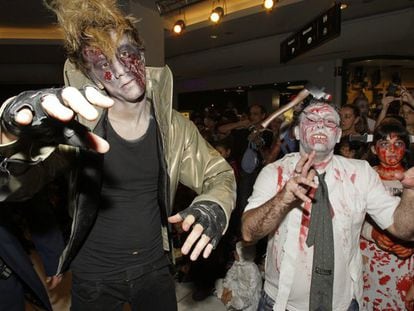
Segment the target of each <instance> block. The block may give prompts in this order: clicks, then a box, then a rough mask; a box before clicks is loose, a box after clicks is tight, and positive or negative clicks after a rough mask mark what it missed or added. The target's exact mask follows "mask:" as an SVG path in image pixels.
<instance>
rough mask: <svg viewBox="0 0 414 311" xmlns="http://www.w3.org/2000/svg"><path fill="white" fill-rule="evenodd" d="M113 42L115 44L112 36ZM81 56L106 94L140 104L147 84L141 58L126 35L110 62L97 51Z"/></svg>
mask: <svg viewBox="0 0 414 311" xmlns="http://www.w3.org/2000/svg"><path fill="white" fill-rule="evenodd" d="M112 39H113V41H114V44H116V38H115V35H112ZM82 55H83V57H84V60H85V61H86V62H87V63H88V64H90V69H89V71H90V76H91V78H92V79H93V80H94V81H95V82H97V83H98V84H99V83H100V84H102V85H103V86H104V87H105V89H106V90H107V92H108V93H109V94H111V95H112V96H113V97H115V98H118V99H120V100H124V101H127V102H137V101H140V100H142V98H143V95H145V84H146V77H145V59H144V54H143V51H142V50H140V48H139V47H138V46H137V45H136V44H134V43H132V42H131V40H130V39H129V38H128V37H127V36H126V35H124V36H123V37H122V38H121V40H119V42H118V43H117V48H116V53H115V55H114V56H113V57H111V58H110V59H108V57H107V56H105V55H104V54H103V53H102V51H101V50H100V49H99V48H96V47H86V48H84V49H83V50H82Z"/></svg>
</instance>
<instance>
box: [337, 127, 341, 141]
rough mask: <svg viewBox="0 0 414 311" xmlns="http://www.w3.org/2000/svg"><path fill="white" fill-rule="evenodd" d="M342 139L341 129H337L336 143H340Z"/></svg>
mask: <svg viewBox="0 0 414 311" xmlns="http://www.w3.org/2000/svg"><path fill="white" fill-rule="evenodd" d="M341 137H342V129H341V128H340V127H338V130H337V133H336V143H339V142H340V141H341Z"/></svg>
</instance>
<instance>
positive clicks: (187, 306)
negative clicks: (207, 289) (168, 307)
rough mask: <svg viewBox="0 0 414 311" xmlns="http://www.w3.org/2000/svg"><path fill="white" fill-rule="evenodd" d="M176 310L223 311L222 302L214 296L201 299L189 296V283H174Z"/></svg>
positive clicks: (190, 290) (190, 291)
mask: <svg viewBox="0 0 414 311" xmlns="http://www.w3.org/2000/svg"><path fill="white" fill-rule="evenodd" d="M175 286H176V294H177V302H178V311H190V310H191V311H213V310H214V311H224V310H226V308H225V306H224V305H223V303H222V302H221V301H220V300H219V299H218V298H217V297H215V296H209V297H207V298H206V299H205V300H203V301H194V300H193V299H192V298H191V294H192V292H193V286H192V284H191V283H178V282H177V283H176V285H175Z"/></svg>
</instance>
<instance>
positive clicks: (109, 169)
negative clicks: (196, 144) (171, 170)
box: [72, 119, 163, 279]
mask: <svg viewBox="0 0 414 311" xmlns="http://www.w3.org/2000/svg"><path fill="white" fill-rule="evenodd" d="M107 140H108V142H109V144H110V146H111V148H110V150H109V152H108V153H106V154H105V156H104V165H103V186H102V192H101V204H100V209H99V213H98V216H97V219H96V222H95V225H94V226H93V228H92V230H91V232H90V234H89V236H88V238H87V240H86V242H85V243H84V245H83V246H82V248H81V250H80V252H79V254H78V255H77V257H76V258H75V260H74V262H73V264H72V270H73V271H74V272H75V273H81V275H79V276H82V277H84V278H85V279H101V278H107V279H118V278H122V276H120V273H121V272H123V271H126V270H127V269H130V268H131V267H136V266H139V265H145V264H149V263H151V262H153V261H155V260H157V259H159V258H160V257H162V256H163V248H162V236H161V216H160V208H159V205H158V175H159V160H158V157H159V154H158V149H157V134H156V125H155V120H154V119H151V121H150V124H149V127H148V130H147V132H146V134H145V135H144V136H143V137H141V138H140V139H138V140H134V141H130V140H125V139H123V138H122V137H120V136H119V135H118V134H117V133H116V132H115V131H114V129H113V128H112V126H111V125H110V122H107Z"/></svg>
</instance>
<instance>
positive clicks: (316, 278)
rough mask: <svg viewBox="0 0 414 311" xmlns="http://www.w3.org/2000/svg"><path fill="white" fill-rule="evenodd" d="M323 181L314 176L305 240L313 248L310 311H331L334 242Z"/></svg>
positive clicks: (319, 177) (326, 189) (326, 193)
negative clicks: (315, 179)
mask: <svg viewBox="0 0 414 311" xmlns="http://www.w3.org/2000/svg"><path fill="white" fill-rule="evenodd" d="M324 178H325V173H324V174H321V175H319V174H318V179H319V186H318V189H317V190H316V193H315V197H314V203H313V204H312V209H311V218H310V224H309V231H308V237H307V239H306V244H307V245H308V247H311V246H313V265H312V281H311V289H310V298H309V310H310V311H328V310H332V294H333V279H334V258H335V257H334V240H333V229H332V216H331V211H330V203H329V196H328V187H327V186H326V183H325V180H324Z"/></svg>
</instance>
